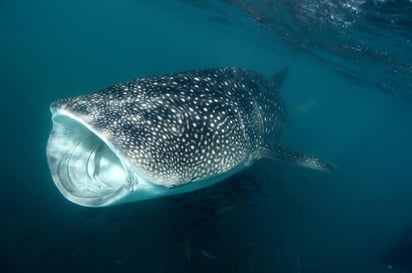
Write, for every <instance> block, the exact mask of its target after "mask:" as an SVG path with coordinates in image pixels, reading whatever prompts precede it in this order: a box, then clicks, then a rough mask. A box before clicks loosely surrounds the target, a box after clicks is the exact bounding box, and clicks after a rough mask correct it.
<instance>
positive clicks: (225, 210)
mask: <svg viewBox="0 0 412 273" xmlns="http://www.w3.org/2000/svg"><path fill="white" fill-rule="evenodd" d="M235 209H237V206H235V205H230V206H226V207H223V208H221V209H220V210H218V211H217V212H216V215H222V214H225V213H228V212H230V211H232V210H235Z"/></svg>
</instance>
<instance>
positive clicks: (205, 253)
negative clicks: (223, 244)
mask: <svg viewBox="0 0 412 273" xmlns="http://www.w3.org/2000/svg"><path fill="white" fill-rule="evenodd" d="M199 252H200V254H202V255H203V256H205V257H206V258H208V259H209V260H216V257H215V256H213V255H212V254H210V253H209V252H207V251H206V250H203V249H199Z"/></svg>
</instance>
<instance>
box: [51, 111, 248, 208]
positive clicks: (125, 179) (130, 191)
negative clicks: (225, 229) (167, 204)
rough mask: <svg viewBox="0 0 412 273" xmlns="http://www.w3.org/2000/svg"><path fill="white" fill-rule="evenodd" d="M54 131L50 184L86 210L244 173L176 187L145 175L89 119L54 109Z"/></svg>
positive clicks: (192, 188) (176, 191) (190, 188)
mask: <svg viewBox="0 0 412 273" xmlns="http://www.w3.org/2000/svg"><path fill="white" fill-rule="evenodd" d="M51 111H52V121H53V128H52V130H51V133H50V136H49V140H48V144H47V159H48V164H49V168H50V172H51V175H52V178H53V181H54V183H55V184H56V186H57V188H58V189H59V191H60V192H61V193H62V194H63V196H64V197H66V198H67V199H68V200H70V201H72V202H73V203H76V204H78V205H81V206H86V207H106V206H111V205H117V204H121V203H127V202H133V201H138V200H145V199H151V198H157V197H162V196H167V195H174V194H181V193H185V192H190V191H195V190H197V189H200V188H203V187H207V186H210V185H212V184H215V183H217V182H219V181H222V180H224V179H225V178H227V177H229V176H231V175H233V174H234V173H236V172H238V171H240V170H241V169H243V167H240V168H235V169H234V170H231V171H230V172H228V173H224V174H222V175H219V176H215V177H211V178H209V179H206V180H202V181H196V182H194V183H187V184H184V185H180V186H177V187H174V188H168V187H166V186H162V185H159V183H155V182H153V181H151V179H149V178H147V177H145V176H144V175H142V174H141V172H139V171H138V170H137V168H136V167H135V166H133V165H132V164H131V163H130V162H129V160H128V159H127V158H126V157H125V156H124V155H123V154H122V153H121V152H120V151H119V150H118V149H117V148H116V147H115V146H114V145H112V144H111V142H110V141H109V139H108V136H106V135H105V134H104V133H102V132H99V131H98V130H95V129H94V128H93V127H92V126H90V125H89V124H88V123H87V117H84V116H82V115H78V114H75V113H72V112H70V111H67V110H65V109H56V108H52V109H51Z"/></svg>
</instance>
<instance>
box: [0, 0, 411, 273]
mask: <svg viewBox="0 0 412 273" xmlns="http://www.w3.org/2000/svg"><path fill="white" fill-rule="evenodd" d="M153 2H155V3H153ZM362 2H363V1H346V2H345V3H349V4H351V5H352V6H351V7H352V8H349V9H347V10H350V12H348V11H347V10H346V9H345V8H344V7H342V6H339V7H336V3H335V2H327V1H318V3H316V1H315V2H313V1H289V2H287V1H273V2H271V1H256V2H251V3H250V2H249V1H176V2H173V3H172V1H137V0H134V1H132V0H129V1H126V0H123V1H116V2H114V1H107V0H105V1H81V2H80V1H79V2H77V1H68V0H61V1H51V0H49V1H41V2H38V1H25V0H17V1H1V2H0V60H1V64H2V66H1V68H0V82H1V100H0V103H1V107H0V109H1V117H2V118H1V128H2V130H1V135H0V137H1V144H2V145H1V146H2V156H1V157H0V160H1V170H2V176H1V183H2V185H1V191H0V198H1V203H0V209H1V211H0V213H1V221H0V223H1V224H0V238H1V239H0V272H156V273H163V272H280V273H289V272H290V273H300V272H302V273H306V272H308V273H309V272H310V273H315V272H317V273H324V272H337V273H340V272H362V273H363V272H371V273H383V272H412V265H411V264H412V251H410V249H409V252H408V250H407V249H406V250H404V251H403V253H402V255H404V256H405V257H404V259H403V260H404V263H403V264H402V265H400V264H399V263H398V264H396V262H393V268H392V269H388V268H387V265H388V264H386V263H385V262H382V261H381V259H379V257H380V256H381V255H383V254H384V253H387V252H390V251H391V250H392V249H394V248H396V246H397V245H398V244H399V243H400V238H401V237H402V233H403V230H404V229H405V228H407V227H408V226H411V225H412V213H411V208H412V198H411V196H412V185H411V184H410V183H411V182H412V175H411V172H410V163H411V156H410V155H411V154H412V146H411V144H410V141H411V139H412V122H411V121H412V110H411V109H412V107H411V97H412V96H411V93H410V92H411V89H410V87H411V86H412V83H411V82H412V72H411V70H412V61H411V55H410V49H411V44H410V43H411V42H410V36H409V35H410V34H409V33H410V28H411V24H410V22H409V21H408V20H409V19H408V18H411V17H410V16H409V15H412V13H411V7H410V6H411V5H410V2H409V1H399V2H396V1H370V2H368V3H367V4H362ZM393 2H396V3H399V6H397V5H395V4H391V3H393ZM268 3H269V4H271V5H270V6H271V9H268V6H267V5H268ZM327 3H329V4H327ZM342 3H343V1H342ZM355 4H356V5H355ZM299 5H300V6H299ZM319 5H320V6H319ZM325 5H326V6H327V7H328V9H325ZM304 8H306V9H307V10H303V9H304ZM296 10H301V11H302V10H303V11H306V12H301V13H297V12H293V11H296ZM356 10H358V11H356ZM309 11H312V13H310V12H309ZM261 12H262V13H261ZM328 12H329V14H326V15H325V14H324V13H328ZM334 12H336V13H334ZM331 13H334V15H335V16H330V15H331ZM302 14H306V15H307V17H305V18H303V17H302V16H301V15H302ZM278 15H279V16H278ZM280 15H281V16H280ZM292 15H293V16H292ZM325 18H329V19H330V18H339V20H336V21H334V20H326V19H325ZM371 18H372V19H373V20H372V19H371ZM325 22H326V23H325ZM345 22H352V25H349V26H348V25H347V23H345ZM275 30H276V31H275ZM395 30H396V31H395ZM305 36H307V37H305ZM338 38H339V39H338ZM374 39H377V40H374ZM346 44H349V45H350V46H349V47H348V46H344V45H346ZM348 48H349V50H348ZM355 53H356V54H355ZM218 66H240V67H245V68H248V69H251V70H254V71H257V72H259V73H262V74H264V75H267V76H268V75H271V74H273V73H274V72H276V71H278V70H280V69H282V68H283V67H285V66H289V67H290V72H289V75H288V77H287V79H286V82H285V83H284V85H283V86H282V89H281V93H282V96H283V97H284V99H285V101H286V103H287V107H288V110H289V121H288V123H287V126H286V128H285V131H284V133H283V137H282V140H281V141H282V143H285V144H287V145H290V146H293V147H294V148H296V149H298V150H300V151H305V152H311V153H315V154H317V155H319V156H321V157H322V158H325V159H328V160H331V161H333V162H334V163H335V164H337V165H338V166H339V171H338V172H337V173H334V174H323V173H318V172H315V171H311V170H307V169H303V168H299V167H295V166H291V165H289V164H285V163H281V162H272V161H261V162H258V163H257V164H256V165H255V166H253V167H251V168H250V169H248V170H247V171H245V172H243V173H241V174H240V175H238V176H236V177H234V178H232V179H230V180H229V181H226V182H222V183H220V184H217V185H216V186H214V187H211V188H207V189H205V190H203V191H200V192H194V193H189V194H186V195H183V196H178V197H174V198H162V199H154V200H149V201H142V202H136V203H130V204H126V205H120V206H116V207H109V208H104V209H92V208H85V207H80V206H78V205H75V204H73V203H71V202H69V201H67V200H66V199H65V198H64V197H63V196H62V195H61V194H60V193H59V192H58V190H57V188H56V187H55V186H54V183H53V181H52V179H51V177H50V174H49V170H48V166H47V161H46V154H45V149H46V143H47V138H48V133H49V131H50V129H51V120H50V113H49V104H50V103H51V102H52V101H54V100H55V99H57V98H61V97H65V96H75V95H81V94H85V93H89V92H94V91H97V90H100V89H102V88H105V87H107V86H110V85H113V84H115V83H118V82H122V81H126V80H130V79H133V78H135V77H139V76H146V75H153V74H161V73H169V72H180V71H186V70H191V69H199V68H206V67H218ZM234 185H235V186H234ZM208 196H214V197H216V199H214V200H215V201H214V203H212V204H209V203H207V204H206V205H205V199H206V198H207V197H208ZM410 244H412V243H410ZM409 246H410V245H409ZM392 253H393V252H392ZM399 255H401V254H399V253H398V256H399ZM402 270H403V271H402Z"/></svg>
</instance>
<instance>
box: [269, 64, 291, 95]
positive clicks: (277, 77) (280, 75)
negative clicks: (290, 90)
mask: <svg viewBox="0 0 412 273" xmlns="http://www.w3.org/2000/svg"><path fill="white" fill-rule="evenodd" d="M288 72H289V66H286V67H284V68H283V69H282V70H280V71H279V72H277V73H275V74H274V75H273V76H272V78H271V80H272V85H273V86H274V87H275V88H276V89H277V90H278V89H279V88H280V86H281V85H282V84H283V82H284V81H285V78H286V76H287V75H288Z"/></svg>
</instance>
